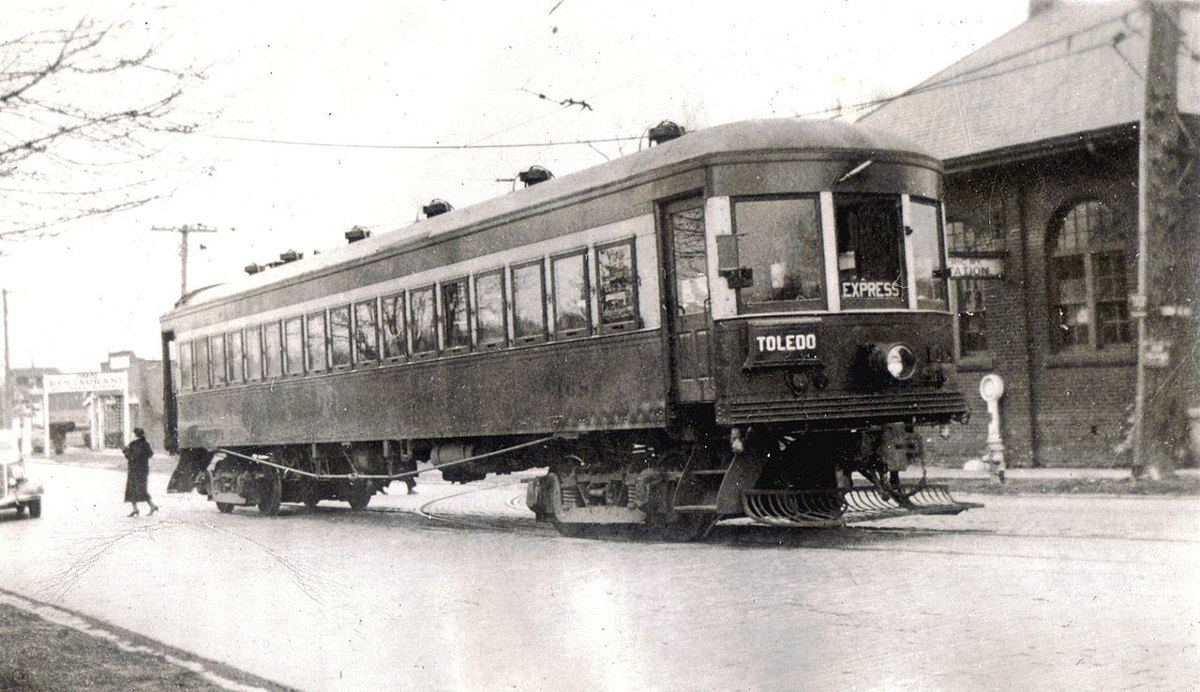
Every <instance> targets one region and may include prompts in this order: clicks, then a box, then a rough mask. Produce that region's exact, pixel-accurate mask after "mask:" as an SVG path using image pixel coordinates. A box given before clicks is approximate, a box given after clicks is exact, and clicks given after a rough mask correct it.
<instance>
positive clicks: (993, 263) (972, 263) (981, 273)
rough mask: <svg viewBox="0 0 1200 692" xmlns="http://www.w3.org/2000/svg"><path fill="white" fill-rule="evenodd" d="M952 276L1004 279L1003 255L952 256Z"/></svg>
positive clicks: (956, 277) (954, 277) (950, 265)
mask: <svg viewBox="0 0 1200 692" xmlns="http://www.w3.org/2000/svg"><path fill="white" fill-rule="evenodd" d="M949 268H950V278H953V279H1002V278H1004V258H1003V257H953V256H951V257H950V264H949Z"/></svg>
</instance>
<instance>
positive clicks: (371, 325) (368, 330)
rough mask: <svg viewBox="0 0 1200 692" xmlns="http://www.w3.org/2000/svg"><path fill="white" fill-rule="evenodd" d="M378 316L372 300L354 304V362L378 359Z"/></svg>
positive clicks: (368, 361)
mask: <svg viewBox="0 0 1200 692" xmlns="http://www.w3.org/2000/svg"><path fill="white" fill-rule="evenodd" d="M378 317H379V315H378V313H377V312H376V310H375V301H373V300H370V301H366V302H363V303H358V304H356V305H355V306H354V362H356V363H370V362H372V361H376V360H379V319H378ZM401 324H403V320H401Z"/></svg>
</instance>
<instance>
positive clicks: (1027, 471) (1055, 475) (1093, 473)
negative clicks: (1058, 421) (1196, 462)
mask: <svg viewBox="0 0 1200 692" xmlns="http://www.w3.org/2000/svg"><path fill="white" fill-rule="evenodd" d="M1175 474H1176V475H1177V476H1179V477H1181V478H1200V469H1176V470H1175ZM926 475H927V476H928V477H929V478H938V479H944V480H952V479H964V480H973V479H987V478H991V473H990V472H989V471H988V470H986V469H980V470H967V469H961V468H938V467H933V466H928V467H926ZM900 476H901V477H902V478H906V479H907V478H920V477H921V469H920V468H919V467H917V468H910V469H908V470H907V471H904V472H902V473H901V474H900ZM1004 478H1005V479H1006V480H1029V481H1045V480H1080V479H1085V478H1091V479H1105V480H1125V479H1128V478H1130V471H1129V469H1123V468H1115V469H1114V468H1090V469H1087V468H1084V469H1079V468H1047V467H1039V468H1035V469H1034V468H1015V469H1014V468H1009V469H1005V470H1004Z"/></svg>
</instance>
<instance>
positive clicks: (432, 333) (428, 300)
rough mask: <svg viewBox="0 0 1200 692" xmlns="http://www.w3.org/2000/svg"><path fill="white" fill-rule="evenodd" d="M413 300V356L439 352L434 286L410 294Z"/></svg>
mask: <svg viewBox="0 0 1200 692" xmlns="http://www.w3.org/2000/svg"><path fill="white" fill-rule="evenodd" d="M410 299H411V300H412V350H413V355H420V354H428V353H435V352H437V315H436V311H437V306H436V305H435V304H434V292H433V286H429V287H428V288H422V289H418V290H416V291H413V292H412V293H411V294H410Z"/></svg>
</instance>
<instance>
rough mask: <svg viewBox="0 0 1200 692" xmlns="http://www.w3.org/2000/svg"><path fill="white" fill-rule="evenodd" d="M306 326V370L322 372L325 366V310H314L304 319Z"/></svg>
mask: <svg viewBox="0 0 1200 692" xmlns="http://www.w3.org/2000/svg"><path fill="white" fill-rule="evenodd" d="M304 321H305V323H306V324H307V326H308V335H307V336H308V340H307V341H306V342H305V343H307V345H308V346H307V349H306V351H307V353H306V355H307V356H308V371H309V372H323V371H324V370H325V369H326V367H327V363H326V358H327V356H326V354H325V312H324V311H322V312H314V313H312V314H310V315H309V316H308V318H307V319H305V320H304Z"/></svg>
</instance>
